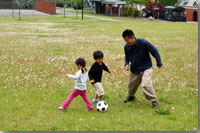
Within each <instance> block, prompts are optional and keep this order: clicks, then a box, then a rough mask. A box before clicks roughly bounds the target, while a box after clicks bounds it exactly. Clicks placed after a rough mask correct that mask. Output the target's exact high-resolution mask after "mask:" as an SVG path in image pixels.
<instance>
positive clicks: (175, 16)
mask: <svg viewBox="0 0 200 133" xmlns="http://www.w3.org/2000/svg"><path fill="white" fill-rule="evenodd" d="M184 11H185V8H183V7H175V6H166V7H165V15H164V16H165V17H164V20H167V21H174V22H176V21H179V22H186V21H187V18H186V17H185V16H184Z"/></svg>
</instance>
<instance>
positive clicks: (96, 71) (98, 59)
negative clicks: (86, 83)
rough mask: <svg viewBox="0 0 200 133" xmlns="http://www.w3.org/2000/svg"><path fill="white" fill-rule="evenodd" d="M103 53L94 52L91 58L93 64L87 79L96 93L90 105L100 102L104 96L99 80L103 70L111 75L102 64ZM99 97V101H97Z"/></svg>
mask: <svg viewBox="0 0 200 133" xmlns="http://www.w3.org/2000/svg"><path fill="white" fill-rule="evenodd" d="M103 56H104V55H103V53H102V52H101V51H95V52H94V53H93V57H94V60H95V63H94V64H93V65H92V67H91V68H90V71H89V78H90V82H91V84H92V85H93V86H94V89H95V91H96V94H95V98H94V99H93V100H92V103H98V102H99V100H100V101H102V99H103V95H104V89H103V87H102V84H101V78H102V73H103V70H105V71H107V72H108V73H111V71H110V70H109V68H108V67H107V66H106V65H105V64H104V63H103ZM98 97H99V100H98Z"/></svg>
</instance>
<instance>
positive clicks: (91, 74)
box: [88, 65, 95, 81]
mask: <svg viewBox="0 0 200 133" xmlns="http://www.w3.org/2000/svg"><path fill="white" fill-rule="evenodd" d="M94 72H95V68H94V67H93V65H92V67H91V68H90V71H89V73H88V76H89V78H90V81H91V80H94V78H93V73H94Z"/></svg>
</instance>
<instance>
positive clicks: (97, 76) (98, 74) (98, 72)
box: [89, 62, 109, 83]
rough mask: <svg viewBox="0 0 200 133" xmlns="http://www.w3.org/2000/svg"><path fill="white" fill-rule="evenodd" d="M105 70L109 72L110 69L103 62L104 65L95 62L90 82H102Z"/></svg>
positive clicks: (91, 70) (91, 69) (90, 74)
mask: <svg viewBox="0 0 200 133" xmlns="http://www.w3.org/2000/svg"><path fill="white" fill-rule="evenodd" d="M103 70H105V71H107V72H109V68H108V67H107V66H106V65H105V64H104V63H103V62H102V65H99V64H98V63H97V62H95V63H94V64H93V65H92V67H91V68H90V71H89V78H90V80H94V81H95V82H94V83H97V82H101V78H102V73H103Z"/></svg>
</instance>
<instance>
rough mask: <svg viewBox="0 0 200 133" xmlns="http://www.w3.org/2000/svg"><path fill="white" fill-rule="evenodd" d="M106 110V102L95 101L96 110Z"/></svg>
mask: <svg viewBox="0 0 200 133" xmlns="http://www.w3.org/2000/svg"><path fill="white" fill-rule="evenodd" d="M107 110H108V104H107V103H106V102H104V101H100V102H98V103H97V111H100V112H105V111H107Z"/></svg>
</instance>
